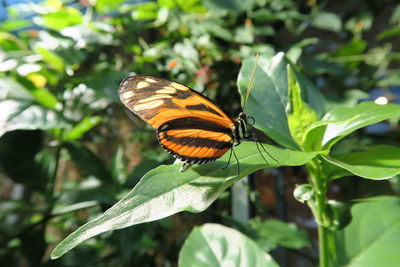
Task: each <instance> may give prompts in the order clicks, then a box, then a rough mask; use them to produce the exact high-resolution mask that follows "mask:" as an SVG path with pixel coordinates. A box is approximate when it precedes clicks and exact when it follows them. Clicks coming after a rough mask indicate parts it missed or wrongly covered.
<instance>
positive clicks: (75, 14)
mask: <svg viewBox="0 0 400 267" xmlns="http://www.w3.org/2000/svg"><path fill="white" fill-rule="evenodd" d="M40 19H41V20H40V22H39V20H38V19H35V21H36V22H39V23H40V24H41V26H45V27H47V28H50V29H53V30H61V29H64V28H66V27H68V26H73V25H77V24H82V22H83V17H82V13H81V12H80V11H79V10H77V9H75V8H73V7H64V8H63V9H61V10H59V11H56V12H51V13H48V14H44V15H43V16H42V17H41V18H40Z"/></svg>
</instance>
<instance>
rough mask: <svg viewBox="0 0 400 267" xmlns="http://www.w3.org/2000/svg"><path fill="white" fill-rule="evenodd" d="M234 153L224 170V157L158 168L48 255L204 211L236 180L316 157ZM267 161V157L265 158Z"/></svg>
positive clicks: (249, 146)
mask: <svg viewBox="0 0 400 267" xmlns="http://www.w3.org/2000/svg"><path fill="white" fill-rule="evenodd" d="M234 149H235V153H236V155H237V157H238V159H239V162H240V174H239V175H238V169H237V168H238V165H237V164H238V163H237V162H235V161H233V162H231V163H230V165H228V167H227V168H224V166H226V164H227V161H228V158H229V155H228V154H229V153H226V155H224V156H223V157H222V158H221V159H220V160H218V161H217V162H214V163H210V164H206V165H203V166H193V167H192V168H190V169H189V170H187V171H185V172H183V173H180V172H179V171H178V170H179V168H180V166H179V165H180V164H177V165H169V166H160V167H158V168H156V169H153V170H151V171H150V172H148V173H147V174H146V175H145V176H143V178H142V179H141V181H140V182H139V183H138V184H137V185H136V186H135V188H134V189H133V190H132V191H131V192H129V193H128V194H127V195H126V196H125V197H124V198H122V199H121V200H120V201H119V202H118V203H117V204H115V205H114V206H113V207H111V208H110V209H109V210H107V211H106V212H105V213H104V214H102V215H101V216H99V217H97V218H96V219H94V220H92V221H90V222H88V223H87V224H85V225H83V226H82V227H80V228H79V229H78V230H76V231H75V232H74V233H72V234H71V235H70V236H68V237H67V238H66V239H65V240H64V241H62V242H61V243H60V244H59V245H58V246H57V247H56V248H55V249H54V251H53V253H52V257H53V258H58V257H60V256H62V255H63V254H65V253H66V252H67V251H69V250H71V249H72V248H74V247H75V246H77V245H78V244H79V243H81V242H83V241H85V240H86V239H88V238H90V237H93V236H95V235H98V234H100V233H103V232H106V231H110V230H115V229H120V228H124V227H128V226H131V225H134V224H138V223H143V222H149V221H154V220H158V219H161V218H164V217H167V216H170V215H172V214H175V213H177V212H180V211H184V210H186V211H191V212H200V211H203V210H205V209H206V208H207V207H208V206H209V205H210V204H211V203H212V202H213V201H214V200H215V199H216V198H217V197H218V196H219V194H220V193H221V192H223V191H224V190H225V189H226V188H227V187H228V186H230V185H231V184H232V183H234V182H235V181H237V180H239V179H240V178H242V177H244V176H246V175H248V174H250V173H252V172H254V171H256V170H259V169H262V168H267V167H274V166H281V165H286V166H287V165H289V166H298V165H303V164H304V163H306V162H308V161H309V160H311V159H312V158H313V157H314V156H316V155H317V153H316V152H313V153H306V152H301V151H291V150H284V149H280V148H276V147H273V146H269V145H266V149H267V150H268V152H269V153H270V154H271V155H272V156H273V157H274V158H275V159H277V161H278V162H279V163H277V162H275V161H274V160H272V159H271V160H270V161H269V163H266V162H265V161H264V159H263V157H262V156H261V155H260V152H259V150H258V148H257V147H256V144H255V143H254V142H244V143H242V144H241V145H240V146H238V147H237V148H234ZM264 157H265V158H266V159H267V160H268V159H270V158H269V157H268V155H266V154H265V155H264Z"/></svg>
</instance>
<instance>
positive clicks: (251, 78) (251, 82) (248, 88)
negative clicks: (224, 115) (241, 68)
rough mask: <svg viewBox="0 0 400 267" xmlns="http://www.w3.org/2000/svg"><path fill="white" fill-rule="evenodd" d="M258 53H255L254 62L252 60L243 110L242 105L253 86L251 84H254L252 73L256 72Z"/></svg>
mask: <svg viewBox="0 0 400 267" xmlns="http://www.w3.org/2000/svg"><path fill="white" fill-rule="evenodd" d="M259 55H260V54H259V53H257V54H256V60H255V62H254V66H253V70H252V72H251V75H250V80H249V84H248V85H247V92H246V97H245V98H244V103H243V110H244V107H245V106H246V103H247V98H248V97H249V95H250V91H251V88H253V84H254V73H255V72H256V67H257V64H258V56H259Z"/></svg>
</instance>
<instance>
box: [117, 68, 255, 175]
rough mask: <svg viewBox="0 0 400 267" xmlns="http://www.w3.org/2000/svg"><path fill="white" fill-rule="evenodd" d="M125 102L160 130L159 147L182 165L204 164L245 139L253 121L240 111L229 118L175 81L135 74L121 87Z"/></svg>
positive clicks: (206, 100)
mask: <svg viewBox="0 0 400 267" xmlns="http://www.w3.org/2000/svg"><path fill="white" fill-rule="evenodd" d="M119 96H120V99H121V101H122V103H123V104H124V105H125V106H126V107H127V108H128V109H129V110H130V111H132V112H133V113H135V114H136V115H138V116H139V117H140V118H142V119H143V120H144V121H146V122H147V123H149V124H150V125H151V126H152V127H153V128H154V129H156V131H157V139H158V142H159V143H160V145H161V146H162V147H163V148H164V150H166V151H167V152H168V153H170V154H171V155H172V156H174V157H175V158H177V159H179V160H180V161H182V162H183V165H182V167H181V169H180V171H181V172H183V171H185V170H186V169H187V168H188V167H189V166H190V165H192V164H205V163H208V162H212V161H215V160H216V159H218V158H220V157H221V156H222V155H224V154H225V153H226V152H227V151H228V150H229V149H231V148H232V146H233V145H234V144H235V143H236V144H240V142H241V140H243V139H244V138H246V137H247V136H246V133H247V131H248V125H249V121H250V123H251V120H252V118H251V117H249V116H247V114H246V113H244V112H241V113H240V114H239V116H238V117H237V118H235V119H232V118H230V117H229V116H228V115H226V114H225V112H223V111H222V109H221V108H220V107H218V105H217V104H215V103H214V102H213V101H212V100H210V99H208V98H207V97H205V96H203V95H201V94H200V93H198V92H196V91H195V90H193V89H191V88H189V87H187V86H185V85H183V84H180V83H178V82H175V81H170V80H167V79H162V78H158V77H154V76H150V75H135V76H131V77H128V78H126V79H124V80H123V81H122V82H121V84H120V86H119Z"/></svg>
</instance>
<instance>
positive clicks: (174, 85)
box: [171, 82, 187, 91]
mask: <svg viewBox="0 0 400 267" xmlns="http://www.w3.org/2000/svg"><path fill="white" fill-rule="evenodd" d="M171 85H172V86H173V87H175V88H176V89H178V90H181V91H187V87H186V86H184V85H182V84H179V83H176V82H172V83H171Z"/></svg>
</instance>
